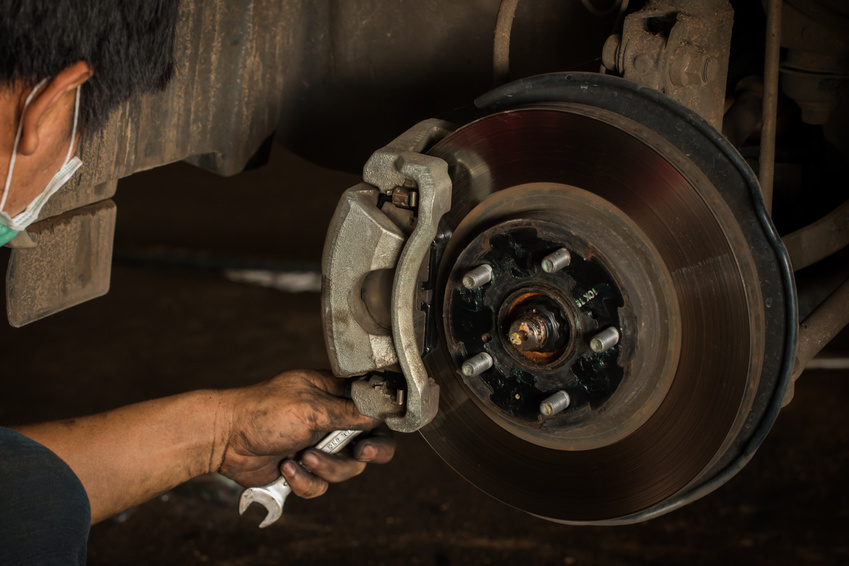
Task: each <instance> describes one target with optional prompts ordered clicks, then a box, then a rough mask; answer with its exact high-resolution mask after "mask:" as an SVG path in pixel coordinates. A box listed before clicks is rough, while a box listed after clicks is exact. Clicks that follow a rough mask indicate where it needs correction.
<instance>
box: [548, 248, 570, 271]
mask: <svg viewBox="0 0 849 566" xmlns="http://www.w3.org/2000/svg"><path fill="white" fill-rule="evenodd" d="M570 263H572V255H571V254H570V253H569V250H567V249H566V248H560V249H559V250H557V251H555V252H552V253H550V254H548V255H547V256H545V257H544V258H542V270H543V271H545V272H546V273H556V272H558V271H560V270H561V269H563V268H564V267H567V266H568V265H569V264H570Z"/></svg>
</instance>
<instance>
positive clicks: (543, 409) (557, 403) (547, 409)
mask: <svg viewBox="0 0 849 566" xmlns="http://www.w3.org/2000/svg"><path fill="white" fill-rule="evenodd" d="M571 402H572V398H571V397H569V394H568V393H566V392H565V391H558V392H557V393H555V394H554V395H551V396H549V397H546V398H545V399H543V400H542V403H540V404H539V412H540V414H542V416H544V417H550V416H552V415H556V414H557V413H559V412H560V411H562V410H564V409H565V408H567V407H568V406H569V404H570V403H571Z"/></svg>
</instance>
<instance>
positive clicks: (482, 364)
mask: <svg viewBox="0 0 849 566" xmlns="http://www.w3.org/2000/svg"><path fill="white" fill-rule="evenodd" d="M491 367H492V356H490V355H489V354H487V353H486V352H481V353H480V354H477V355H475V356H472V357H471V358H469V359H468V360H466V361H465V362H463V365H462V366H461V367H460V370H461V371H462V372H463V375H465V376H466V377H474V376H476V375H480V374H482V373H483V372H485V371H486V370H488V369H489V368H491Z"/></svg>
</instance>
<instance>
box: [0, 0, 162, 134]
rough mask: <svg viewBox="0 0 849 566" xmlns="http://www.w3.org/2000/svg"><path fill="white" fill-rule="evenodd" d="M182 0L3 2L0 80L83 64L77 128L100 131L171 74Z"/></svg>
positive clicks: (26, 79)
mask: <svg viewBox="0 0 849 566" xmlns="http://www.w3.org/2000/svg"><path fill="white" fill-rule="evenodd" d="M178 3H179V0H0V81H2V82H3V83H5V84H7V85H12V84H15V83H23V84H25V85H26V86H34V85H35V84H37V83H38V82H39V81H41V80H42V79H44V78H52V77H53V76H55V75H56V74H58V73H59V72H60V71H61V70H62V69H64V68H66V67H68V66H69V65H72V64H74V63H76V62H77V61H85V62H87V63H88V64H89V65H91V67H92V69H93V71H94V74H93V75H92V76H91V78H90V79H89V80H88V81H86V83H85V84H84V85H83V87H82V91H81V96H80V130H81V131H83V132H85V131H89V132H91V131H94V130H97V129H98V128H100V127H101V126H102V125H103V124H104V123H105V122H106V119H107V118H108V117H109V113H110V112H111V111H112V110H114V109H115V108H116V107H117V106H118V105H119V104H121V103H122V102H124V101H125V100H127V99H128V98H129V97H130V96H131V95H133V94H135V93H137V92H147V91H151V90H157V89H158V90H161V89H163V88H165V85H166V84H167V83H168V80H169V79H170V78H171V75H172V74H173V73H174V30H175V28H176V22H177V8H178Z"/></svg>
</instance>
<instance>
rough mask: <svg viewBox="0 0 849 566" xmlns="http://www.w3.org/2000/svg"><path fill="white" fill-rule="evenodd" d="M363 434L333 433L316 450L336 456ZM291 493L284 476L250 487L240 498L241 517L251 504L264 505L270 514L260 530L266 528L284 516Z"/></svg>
mask: <svg viewBox="0 0 849 566" xmlns="http://www.w3.org/2000/svg"><path fill="white" fill-rule="evenodd" d="M361 432H362V431H361V430H337V431H334V432H331V433H330V434H328V435H327V436H325V437H324V439H323V440H322V441H321V442H319V443H318V444H316V445H315V448H316V450H321V451H322V452H326V453H327V454H336V453H337V452H339V451H340V450H342V449H343V448H344V447H345V446H346V445H347V444H348V443H349V442H351V440H353V439H354V437H355V436H357V435H358V434H360V433H361ZM290 493H292V488H291V487H289V482H287V481H286V478H284V477H283V476H280V477H279V478H277V479H276V480H274V481H273V482H271V483H270V484H268V485H264V486H262V487H249V488H248V489H246V490H245V491H243V492H242V496H241V498H239V515H244V514H245V511H246V510H247V508H248V507H250V505H251V503H253V502H258V503H262V505H263V506H264V507H265V509H266V510H267V511H268V514H267V515H266V516H265V519H263V521H262V523H260V524H259V528H261V529H262V528H265V527H267V526H268V525H270V524H271V523H273V522H275V521H276V520H277V519H279V518H280V515H282V514H283V504H284V503H285V502H286V497H287V496H288V495H289V494H290Z"/></svg>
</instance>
